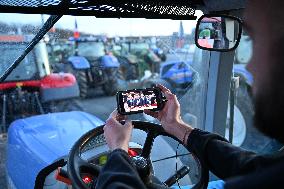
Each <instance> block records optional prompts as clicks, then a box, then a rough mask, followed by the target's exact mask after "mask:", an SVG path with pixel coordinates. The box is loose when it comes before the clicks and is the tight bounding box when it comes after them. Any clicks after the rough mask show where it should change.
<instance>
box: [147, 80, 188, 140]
mask: <svg viewBox="0 0 284 189" xmlns="http://www.w3.org/2000/svg"><path fill="white" fill-rule="evenodd" d="M157 87H159V88H160V89H161V90H162V92H163V93H164V94H165V96H166V98H167V102H166V103H165V106H164V108H163V109H162V110H160V111H159V112H153V111H150V110H145V111H144V113H146V114H148V115H150V116H152V117H154V118H157V119H158V120H159V121H160V122H161V124H162V127H163V128H164V129H165V131H166V132H167V133H169V134H171V135H174V136H176V137H177V138H178V139H180V141H183V142H184V140H185V137H187V136H185V134H186V133H187V134H188V135H189V133H190V132H191V130H192V129H193V128H192V127H191V126H189V125H187V124H186V123H184V122H183V121H182V119H181V116H180V104H179V102H178V100H177V97H176V95H174V94H172V92H171V91H170V90H169V89H167V88H166V87H164V86H162V85H159V84H158V85H157Z"/></svg>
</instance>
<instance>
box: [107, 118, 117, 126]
mask: <svg viewBox="0 0 284 189" xmlns="http://www.w3.org/2000/svg"><path fill="white" fill-rule="evenodd" d="M118 124H120V123H119V122H118V121H117V120H116V119H115V118H113V117H110V118H108V119H107V120H106V124H105V125H106V126H113V125H118Z"/></svg>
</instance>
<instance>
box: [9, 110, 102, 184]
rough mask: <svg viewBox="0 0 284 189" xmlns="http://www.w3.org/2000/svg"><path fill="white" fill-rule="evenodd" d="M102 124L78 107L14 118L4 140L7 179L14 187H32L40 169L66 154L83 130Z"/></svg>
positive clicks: (86, 130) (84, 131)
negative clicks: (79, 110)
mask: <svg viewBox="0 0 284 189" xmlns="http://www.w3.org/2000/svg"><path fill="white" fill-rule="evenodd" d="M102 124H104V122H103V121H102V120H100V119H99V118H97V117H95V116H93V115H91V114H88V113H84V112H78V111H73V112H61V113H51V114H45V115H39V116H33V117H30V118H25V119H19V120H16V121H14V122H13V123H12V124H11V125H10V127H9V131H8V143H7V162H6V168H7V173H8V176H9V179H10V181H12V182H13V184H14V185H15V186H16V187H17V188H18V187H19V186H21V187H20V188H33V184H34V181H35V178H36V176H37V174H38V172H39V171H40V170H41V169H43V168H44V167H46V166H48V165H50V164H51V163H53V162H54V161H56V160H58V159H60V158H62V157H66V156H67V155H68V153H69V151H70V149H71V148H72V146H73V144H74V143H75V142H76V141H77V140H78V139H79V138H80V137H81V136H82V135H83V134H84V133H86V132H88V131H89V130H91V129H93V128H95V127H97V126H100V125H102ZM27 180H28V182H27ZM23 186H25V187H23Z"/></svg>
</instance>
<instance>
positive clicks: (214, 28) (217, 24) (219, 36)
mask: <svg viewBox="0 0 284 189" xmlns="http://www.w3.org/2000/svg"><path fill="white" fill-rule="evenodd" d="M241 33H242V23H241V20H240V19H239V18H237V17H234V16H227V15H211V14H210V15H203V16H201V17H200V18H199V19H198V22H197V26H196V32H195V44H196V45H197V47H199V48H201V49H205V50H214V51H230V50H234V49H235V48H237V46H238V44H239V42H240V38H241Z"/></svg>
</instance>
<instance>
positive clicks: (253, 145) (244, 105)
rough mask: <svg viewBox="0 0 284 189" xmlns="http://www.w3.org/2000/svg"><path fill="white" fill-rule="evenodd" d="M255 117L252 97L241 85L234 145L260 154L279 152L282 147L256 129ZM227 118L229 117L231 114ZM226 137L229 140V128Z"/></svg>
mask: <svg viewBox="0 0 284 189" xmlns="http://www.w3.org/2000/svg"><path fill="white" fill-rule="evenodd" d="M228 112H229V111H228ZM253 115H254V109H253V103H252V99H251V96H250V95H249V93H248V90H247V86H246V85H245V84H241V85H240V87H239V88H238V90H237V95H236V103H235V106H234V131H233V144H234V145H236V146H241V147H242V148H245V149H247V150H251V151H255V152H258V153H270V152H274V151H276V150H279V149H280V147H281V145H280V144H279V143H278V142H276V141H275V140H274V139H271V138H268V137H267V136H264V135H263V134H262V133H260V132H259V131H258V130H257V129H256V128H255V127H254V125H253ZM227 117H229V113H228V114H227ZM227 123H228V122H227ZM227 125H228V124H227ZM225 135H226V137H227V138H228V136H229V127H228V126H227V128H226V134H225Z"/></svg>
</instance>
